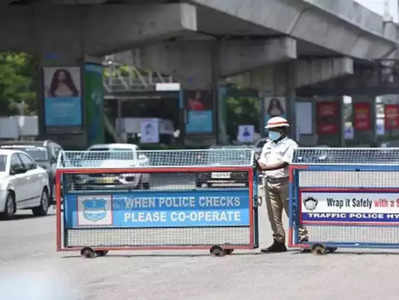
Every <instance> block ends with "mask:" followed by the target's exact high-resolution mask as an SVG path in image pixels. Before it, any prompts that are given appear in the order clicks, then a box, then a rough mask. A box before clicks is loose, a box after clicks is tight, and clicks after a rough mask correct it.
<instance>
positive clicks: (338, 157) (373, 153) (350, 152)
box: [293, 148, 399, 165]
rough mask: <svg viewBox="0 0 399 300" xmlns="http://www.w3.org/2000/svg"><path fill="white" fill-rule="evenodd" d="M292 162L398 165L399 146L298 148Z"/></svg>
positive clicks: (308, 163)
mask: <svg viewBox="0 0 399 300" xmlns="http://www.w3.org/2000/svg"><path fill="white" fill-rule="evenodd" d="M293 164H306V165H311V164H320V165H327V164H360V165H361V164H364V165H374V164H381V165H393V164H396V165H399V148H299V149H297V150H296V151H295V154H294V159H293Z"/></svg>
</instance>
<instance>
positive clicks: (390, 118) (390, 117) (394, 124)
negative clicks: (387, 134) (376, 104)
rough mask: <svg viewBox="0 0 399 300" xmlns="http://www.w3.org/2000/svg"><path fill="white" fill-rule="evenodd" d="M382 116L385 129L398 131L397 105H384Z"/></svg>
mask: <svg viewBox="0 0 399 300" xmlns="http://www.w3.org/2000/svg"><path fill="white" fill-rule="evenodd" d="M384 114H385V129H386V130H391V129H399V104H386V105H385V107H384Z"/></svg>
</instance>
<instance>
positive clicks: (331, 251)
mask: <svg viewBox="0 0 399 300" xmlns="http://www.w3.org/2000/svg"><path fill="white" fill-rule="evenodd" d="M337 249H338V248H337V247H327V251H328V253H334V252H335V251H337Z"/></svg>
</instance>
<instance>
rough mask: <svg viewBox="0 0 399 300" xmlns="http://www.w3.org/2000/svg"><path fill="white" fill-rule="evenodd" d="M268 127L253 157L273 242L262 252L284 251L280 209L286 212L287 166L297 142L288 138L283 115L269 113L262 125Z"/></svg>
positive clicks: (303, 236) (303, 238) (302, 236)
mask: <svg viewBox="0 0 399 300" xmlns="http://www.w3.org/2000/svg"><path fill="white" fill-rule="evenodd" d="M265 128H266V129H268V130H269V134H268V137H269V139H268V140H267V142H266V143H265V145H264V146H263V148H262V152H261V155H260V158H259V159H258V160H257V164H258V166H259V168H260V169H261V170H262V171H263V172H264V175H265V180H264V185H265V188H264V190H265V193H266V197H265V198H266V204H267V210H268V215H269V221H270V224H271V227H272V231H273V244H272V245H271V246H270V247H268V248H265V249H261V251H262V252H283V251H287V248H286V246H285V231H284V227H283V222H282V212H283V209H284V211H285V213H286V214H287V215H288V207H289V205H288V201H289V199H288V166H289V164H290V163H291V162H292V159H293V155H294V150H295V149H296V148H297V147H298V145H297V143H296V142H295V141H294V140H292V139H290V138H288V137H287V134H288V128H289V123H288V121H287V120H286V119H285V118H282V117H273V118H271V119H270V120H269V121H268V122H267V125H266V126H265ZM299 236H300V239H301V241H306V240H307V232H306V230H305V229H303V228H300V230H299Z"/></svg>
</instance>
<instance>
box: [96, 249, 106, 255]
mask: <svg viewBox="0 0 399 300" xmlns="http://www.w3.org/2000/svg"><path fill="white" fill-rule="evenodd" d="M107 253H108V250H97V251H96V255H97V256H105V255H107Z"/></svg>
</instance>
